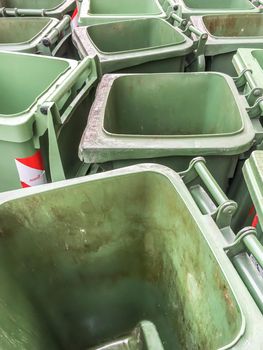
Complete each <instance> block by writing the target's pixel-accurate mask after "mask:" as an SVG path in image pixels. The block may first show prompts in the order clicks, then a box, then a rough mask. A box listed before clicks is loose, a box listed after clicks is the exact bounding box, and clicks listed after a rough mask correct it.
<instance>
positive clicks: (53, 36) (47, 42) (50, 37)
mask: <svg viewBox="0 0 263 350" xmlns="http://www.w3.org/2000/svg"><path fill="white" fill-rule="evenodd" d="M70 20H71V18H70V16H68V15H66V16H64V17H63V19H62V20H61V21H60V22H59V23H58V24H57V25H56V26H55V27H54V28H53V29H52V30H51V31H50V33H49V34H47V35H46V36H45V37H44V38H43V39H42V43H43V45H44V46H46V47H49V46H51V45H53V44H54V43H55V42H56V41H57V40H58V38H59V36H60V35H61V33H62V32H63V31H64V30H65V29H67V28H69V26H70Z"/></svg>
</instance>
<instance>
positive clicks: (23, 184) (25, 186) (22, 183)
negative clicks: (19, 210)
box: [21, 181, 31, 188]
mask: <svg viewBox="0 0 263 350" xmlns="http://www.w3.org/2000/svg"><path fill="white" fill-rule="evenodd" d="M21 186H22V187H23V188H27V187H31V186H29V185H28V184H26V183H25V182H23V181H21Z"/></svg>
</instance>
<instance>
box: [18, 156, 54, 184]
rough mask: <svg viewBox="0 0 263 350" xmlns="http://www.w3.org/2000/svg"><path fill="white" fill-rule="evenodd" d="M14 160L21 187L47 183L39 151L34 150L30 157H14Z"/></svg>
mask: <svg viewBox="0 0 263 350" xmlns="http://www.w3.org/2000/svg"><path fill="white" fill-rule="evenodd" d="M15 162H16V167H17V171H18V174H19V179H20V182H21V186H22V187H24V188H25V187H32V186H37V185H42V184H45V183H47V178H46V172H45V169H44V164H43V159H42V156H41V153H40V151H36V152H35V153H34V154H33V155H32V156H30V157H26V158H16V159H15Z"/></svg>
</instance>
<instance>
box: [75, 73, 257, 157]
mask: <svg viewBox="0 0 263 350" xmlns="http://www.w3.org/2000/svg"><path fill="white" fill-rule="evenodd" d="M185 74H188V75H219V76H222V77H223V78H224V79H225V80H226V82H227V83H228V86H229V87H230V89H231V91H232V92H233V97H234V99H235V102H236V105H237V108H238V111H239V114H240V118H241V121H242V127H241V128H240V129H239V131H238V132H234V133H229V134H227V133H225V134H208V135H205V134H204V135H203V134H201V135H168V136H167V135H165V136H163V135H161V137H159V136H158V135H146V136H144V135H129V134H128V135H126V134H125V135H123V134H111V133H109V132H107V131H105V129H104V110H105V106H106V104H107V100H108V96H109V93H110V89H111V86H112V84H113V82H114V81H115V80H116V79H117V78H119V77H123V76H142V75H145V76H148V75H150V74H143V73H142V74H105V75H104V77H103V78H102V79H101V82H100V84H99V85H98V89H102V90H103V91H102V92H100V96H99V95H98V92H97V95H96V97H95V100H94V103H93V105H92V107H91V110H90V114H89V118H88V122H87V126H86V129H85V130H84V133H83V136H82V139H81V142H80V147H79V157H80V158H81V159H84V161H85V162H87V163H94V162H100V163H101V162H107V161H113V160H121V159H124V158H123V155H122V154H121V153H124V154H125V157H126V158H125V159H142V158H148V157H150V158H153V157H156V154H158V155H159V156H171V155H174V156H175V155H191V156H198V155H200V154H202V156H205V155H218V156H219V155H237V154H241V153H243V152H245V151H247V150H249V149H250V147H251V145H252V143H253V140H254V138H255V131H254V129H253V126H252V123H251V121H250V119H249V116H248V114H247V112H246V110H245V106H243V104H242V101H241V99H240V96H239V94H238V91H237V89H236V86H235V84H234V82H233V80H232V78H230V77H229V76H227V75H226V74H223V73H217V72H198V73H154V75H156V76H157V75H167V76H168V75H169V76H171V75H173V76H175V77H176V76H178V75H181V76H182V75H184V76H185ZM152 75H153V74H151V76H152ZM222 143H223V146H222ZM112 153H114V155H113V154H112Z"/></svg>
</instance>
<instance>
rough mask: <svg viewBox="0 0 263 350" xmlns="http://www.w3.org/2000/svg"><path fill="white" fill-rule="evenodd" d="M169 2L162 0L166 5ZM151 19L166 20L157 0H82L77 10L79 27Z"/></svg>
mask: <svg viewBox="0 0 263 350" xmlns="http://www.w3.org/2000/svg"><path fill="white" fill-rule="evenodd" d="M170 1H171V0H162V2H163V3H166V2H167V3H168V4H170ZM151 17H156V18H166V12H165V11H164V9H163V8H162V6H161V4H160V2H159V0H144V1H141V0H111V1H104V0H83V1H81V4H80V9H79V25H80V26H87V25H90V24H97V23H107V22H116V21H121V20H125V19H133V18H151Z"/></svg>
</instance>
